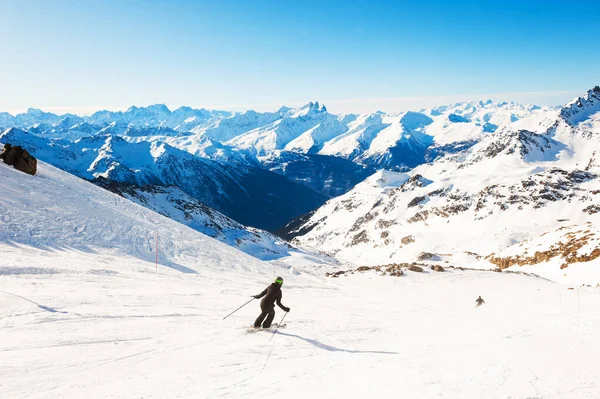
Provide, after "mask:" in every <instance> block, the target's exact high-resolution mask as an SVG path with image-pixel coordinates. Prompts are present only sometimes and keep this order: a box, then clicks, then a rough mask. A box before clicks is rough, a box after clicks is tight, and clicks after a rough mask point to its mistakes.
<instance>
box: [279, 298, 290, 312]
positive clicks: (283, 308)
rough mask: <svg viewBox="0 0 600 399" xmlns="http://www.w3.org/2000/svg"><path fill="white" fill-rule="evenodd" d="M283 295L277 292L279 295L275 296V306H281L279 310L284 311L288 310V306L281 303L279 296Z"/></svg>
mask: <svg viewBox="0 0 600 399" xmlns="http://www.w3.org/2000/svg"><path fill="white" fill-rule="evenodd" d="M282 297H283V294H279V297H278V298H277V306H279V307H280V308H281V310H283V311H285V312H289V311H290V308H288V307H286V306H285V305H283V304H282V303H281V298H282Z"/></svg>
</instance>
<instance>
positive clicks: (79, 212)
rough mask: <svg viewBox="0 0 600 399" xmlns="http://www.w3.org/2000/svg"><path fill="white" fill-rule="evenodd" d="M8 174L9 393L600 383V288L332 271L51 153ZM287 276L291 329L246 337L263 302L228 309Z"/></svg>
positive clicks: (552, 394)
mask: <svg viewBox="0 0 600 399" xmlns="http://www.w3.org/2000/svg"><path fill="white" fill-rule="evenodd" d="M0 187H1V191H2V193H3V195H2V196H0V334H1V336H2V340H1V342H0V352H1V353H2V355H1V356H0V370H2V378H1V379H0V397H2V398H31V397H43V398H64V397H86V398H122V397H131V398H133V397H136V398H137V397H145V398H164V397H179V398H199V397H202V398H238V397H273V396H275V395H277V396H284V397H287V398H306V397H319V398H339V397H348V398H364V397H403V398H431V397H444V398H508V397H518V398H526V397H530V398H533V397H537V398H545V399H550V398H561V399H562V398H578V399H579V398H596V397H598V396H599V395H600V386H598V384H597V382H596V381H597V378H596V376H597V375H598V373H599V372H600V343H599V342H598V339H597V337H598V334H599V333H600V324H599V323H598V320H599V318H600V305H599V302H598V300H597V297H598V291H597V289H595V288H586V287H582V288H577V289H574V290H568V289H567V287H564V286H561V285H557V284H554V283H551V282H549V281H547V280H544V279H540V278H534V277H528V276H521V275H512V274H505V273H488V272H469V271H466V272H462V271H450V272H445V273H434V272H426V273H412V272H408V274H407V275H405V276H402V277H400V278H392V277H381V276H379V275H377V274H375V273H366V274H354V275H349V276H347V277H341V278H338V279H330V278H325V277H322V276H321V275H317V274H314V273H311V272H308V271H307V269H306V268H305V266H300V267H299V266H293V267H290V266H286V265H283V264H273V263H265V262H261V261H259V260H256V259H255V258H252V257H250V256H247V255H245V254H243V253H242V252H240V251H238V250H236V249H233V248H231V247H229V246H226V245H224V244H222V243H220V242H218V241H216V240H213V239H211V238H208V237H206V236H204V235H203V234H201V233H198V232H196V231H194V230H192V229H190V228H188V227H185V226H183V225H180V224H178V223H176V222H174V221H172V220H170V219H167V218H165V217H162V216H160V215H158V214H155V213H153V212H151V211H149V210H147V209H145V208H143V207H141V206H138V205H135V204H133V203H131V202H129V201H127V200H125V199H123V198H120V197H118V196H116V195H114V194H112V193H110V192H108V191H104V190H102V189H100V188H98V187H96V186H94V185H92V184H89V183H86V182H84V181H81V180H80V179H78V178H76V177H73V176H71V175H68V174H66V173H65V172H62V171H60V170H58V169H55V168H53V167H51V166H48V165H47V164H44V163H40V165H39V174H38V175H36V176H35V177H32V176H29V175H26V174H23V173H20V172H18V171H16V170H15V169H13V168H10V167H8V166H6V165H4V164H0ZM157 231H158V233H159V265H158V268H157V269H156V268H155V267H156V266H155V264H154V256H155V254H154V249H155V247H154V243H155V241H154V240H155V233H156V232H157ZM300 263H302V261H298V263H297V264H300ZM275 275H281V276H283V278H284V280H285V284H284V288H283V292H284V296H283V303H284V304H285V305H287V306H289V307H290V308H291V309H292V310H291V312H290V313H289V315H287V317H286V319H285V322H286V323H287V327H286V328H285V329H283V330H281V331H279V332H278V333H277V334H276V335H275V336H274V337H272V338H271V333H270V332H259V333H255V334H248V333H246V328H247V327H248V326H249V325H250V324H251V323H252V321H253V319H254V318H255V317H256V315H257V313H258V311H259V309H258V303H257V302H253V303H251V304H249V305H248V306H246V307H245V308H243V309H242V310H240V311H239V312H237V313H236V314H234V315H233V316H231V317H230V318H228V319H226V320H223V317H224V316H225V315H227V314H228V313H229V312H230V311H232V310H233V309H235V308H237V307H238V306H240V305H242V304H243V303H244V302H246V301H247V300H249V299H251V298H250V295H253V294H257V293H258V292H260V291H261V290H262V289H263V288H264V287H265V286H266V285H267V284H268V283H269V282H270V281H271V280H272V278H273V277H274V276H275ZM478 295H482V296H483V298H484V299H485V300H486V305H484V306H483V307H481V308H474V307H473V305H474V300H475V299H476V298H477V296H478ZM281 316H282V312H281V311H279V310H278V311H277V317H276V321H279V320H280V318H281ZM575 359H576V360H575Z"/></svg>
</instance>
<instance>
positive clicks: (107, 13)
mask: <svg viewBox="0 0 600 399" xmlns="http://www.w3.org/2000/svg"><path fill="white" fill-rule="evenodd" d="M599 18H600V1H598V0H592V1H585V0H583V1H582V0H579V1H553V0H540V1H536V0H522V1H520V0H514V1H511V0H505V1H500V0H495V1H487V0H479V1H460V0H457V1H437V0H431V1H427V0H418V1H401V0H398V1H375V0H371V1H352V0H340V1H338V0H320V1H319V0H314V1H312V0H301V1H300V0H299V1H292V0H277V1H268V0H264V1H262V0H261V1H249V0H248V1H241V0H240V1H230V0H213V1H154V0H144V1H137V0H122V1H112V0H104V1H92V0H88V1H76V0H53V1H45V0H38V1H33V0H32V1H30V0H0V56H1V58H0V111H9V112H13V113H14V112H18V111H23V110H25V109H26V108H28V107H30V106H31V107H37V108H42V109H46V110H54V111H60V110H63V111H75V112H78V113H89V112H90V111H92V110H96V109H99V108H109V109H122V108H127V107H129V106H130V105H138V106H140V105H149V104H154V103H165V104H167V105H168V106H169V107H171V108H174V107H177V106H180V105H190V106H194V107H210V108H221V109H230V110H240V109H247V108H255V109H273V108H276V107H278V106H280V105H283V104H285V105H290V106H294V105H299V104H303V103H306V102H308V101H315V100H318V101H320V102H322V103H325V104H326V105H328V106H329V108H330V110H332V111H334V112H348V111H351V112H358V111H372V110H375V109H382V110H385V111H394V110H396V111H400V110H403V109H418V108H421V107H425V106H431V105H435V104H442V103H447V102H455V101H460V100H467V99H474V100H479V99H487V98H492V99H499V100H515V101H519V102H527V103H539V104H543V105H545V104H559V103H563V102H565V101H567V100H569V99H571V98H572V97H574V96H575V95H578V94H580V93H582V92H583V91H585V90H587V89H589V88H591V87H592V86H594V85H598V84H600V43H599V35H600V34H599V33H598V29H597V27H596V25H597V21H598V19H599Z"/></svg>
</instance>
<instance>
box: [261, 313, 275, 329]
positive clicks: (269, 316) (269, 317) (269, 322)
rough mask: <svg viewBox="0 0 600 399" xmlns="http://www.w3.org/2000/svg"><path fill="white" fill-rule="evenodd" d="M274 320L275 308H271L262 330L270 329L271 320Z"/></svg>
mask: <svg viewBox="0 0 600 399" xmlns="http://www.w3.org/2000/svg"><path fill="white" fill-rule="evenodd" d="M274 318H275V308H272V309H271V310H270V311H269V315H268V316H267V320H265V322H264V323H263V328H269V327H271V323H273V319H274Z"/></svg>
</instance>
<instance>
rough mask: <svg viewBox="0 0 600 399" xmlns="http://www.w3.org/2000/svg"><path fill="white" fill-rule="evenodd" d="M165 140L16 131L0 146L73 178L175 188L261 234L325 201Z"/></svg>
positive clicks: (259, 171)
mask: <svg viewBox="0 0 600 399" xmlns="http://www.w3.org/2000/svg"><path fill="white" fill-rule="evenodd" d="M165 141H166V140H165ZM165 141H163V140H160V139H157V140H128V139H127V138H124V137H121V136H115V135H110V134H106V135H94V136H89V137H84V138H81V139H79V140H76V141H74V142H72V141H67V140H52V139H47V138H42V137H38V136H36V135H33V134H31V133H28V132H25V131H22V130H20V129H17V128H10V129H7V130H6V131H4V132H3V133H1V134H0V142H5V143H11V144H15V145H22V146H23V147H25V148H26V149H27V150H28V151H29V152H30V153H31V154H32V155H34V156H35V157H37V158H39V159H41V160H43V161H46V162H48V163H50V164H52V165H54V166H57V167H59V168H61V169H63V170H66V171H68V172H70V173H73V174H75V175H77V176H80V177H83V178H86V179H90V180H92V179H95V178H100V177H101V178H107V179H110V180H113V181H117V182H122V183H129V184H135V185H138V186H144V185H160V186H164V187H170V186H175V187H177V188H179V189H180V190H181V191H182V192H184V193H186V194H187V195H189V196H191V197H193V198H195V199H196V200H199V201H201V202H203V203H205V204H207V205H208V206H210V207H212V208H215V209H216V210H218V211H220V212H222V213H224V214H226V215H227V216H229V217H231V218H233V219H235V220H236V221H238V222H240V223H242V224H245V225H250V226H256V227H259V228H263V229H276V228H278V227H280V226H282V225H284V224H285V223H286V222H287V221H288V220H289V219H290V218H291V217H295V216H299V215H301V214H303V213H305V212H308V211H310V210H313V209H315V208H316V207H318V206H319V205H321V204H322V203H323V202H324V201H325V199H326V198H327V197H326V196H325V195H323V194H320V193H317V192H316V191H314V190H312V189H310V188H307V187H306V186H305V185H303V184H300V183H296V182H293V181H290V180H288V179H286V178H284V177H282V176H281V175H279V174H276V173H272V172H270V171H267V170H265V169H263V168H259V167H257V166H256V165H252V164H249V163H242V162H235V163H229V162H225V161H216V160H213V159H209V158H203V157H199V156H195V155H194V154H191V153H189V152H187V151H183V150H180V149H178V148H175V147H172V146H171V145H169V144H167V143H166V142H165Z"/></svg>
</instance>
